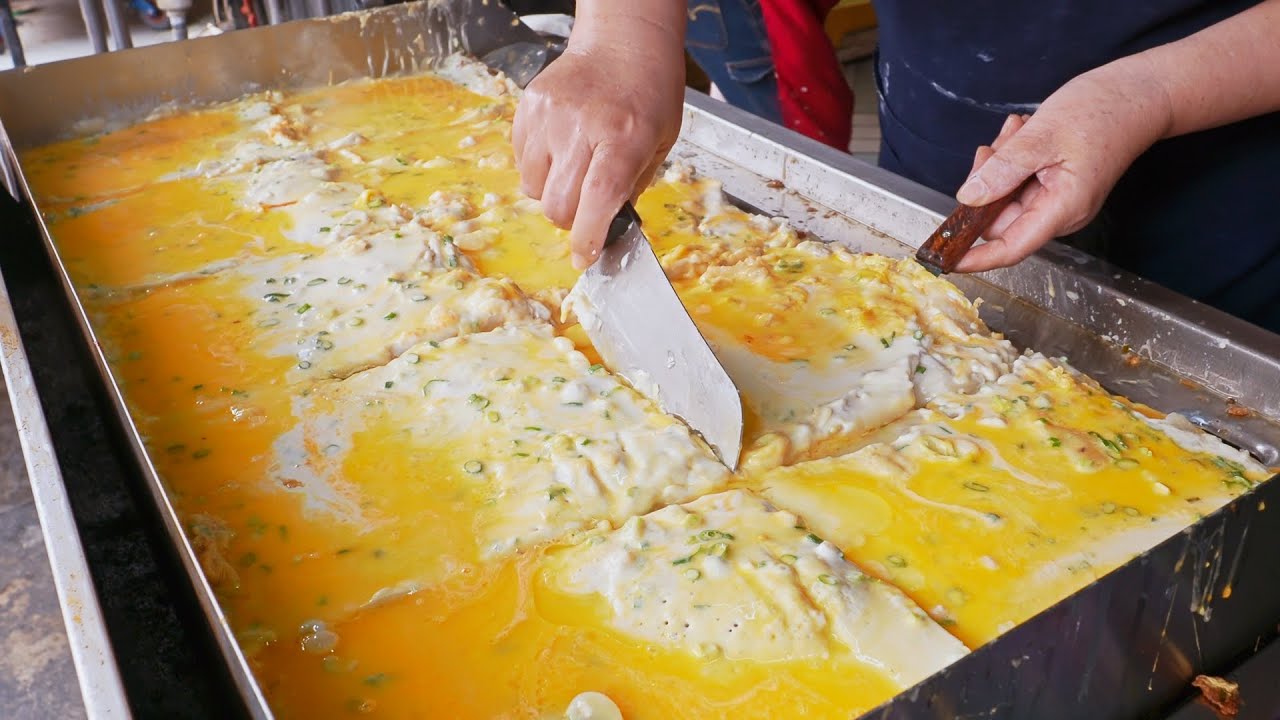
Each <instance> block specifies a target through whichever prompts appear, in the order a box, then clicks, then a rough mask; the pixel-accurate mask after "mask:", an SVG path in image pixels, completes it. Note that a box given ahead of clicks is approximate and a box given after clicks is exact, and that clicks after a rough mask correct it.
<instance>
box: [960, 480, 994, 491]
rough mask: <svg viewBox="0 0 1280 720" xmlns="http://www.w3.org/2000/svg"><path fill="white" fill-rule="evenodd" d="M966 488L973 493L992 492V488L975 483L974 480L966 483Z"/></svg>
mask: <svg viewBox="0 0 1280 720" xmlns="http://www.w3.org/2000/svg"><path fill="white" fill-rule="evenodd" d="M964 486H965V487H967V488H969V489H970V490H972V491H974V492H987V491H988V490H990V489H991V488H989V487H987V486H986V485H983V484H982V483H980V482H974V481H973V480H969V481H967V482H965V484H964Z"/></svg>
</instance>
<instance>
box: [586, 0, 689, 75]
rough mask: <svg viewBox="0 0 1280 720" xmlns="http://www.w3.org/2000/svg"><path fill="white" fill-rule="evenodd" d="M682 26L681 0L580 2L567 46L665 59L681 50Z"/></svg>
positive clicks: (683, 30)
mask: <svg viewBox="0 0 1280 720" xmlns="http://www.w3.org/2000/svg"><path fill="white" fill-rule="evenodd" d="M685 26H686V17H685V2H684V0H679V1H673V0H639V1H635V0H595V1H593V2H580V3H578V14H577V17H576V19H575V22H574V28H573V32H572V33H570V35H569V42H568V49H569V50H570V51H573V52H581V53H594V52H599V51H601V50H604V51H608V52H625V53H627V54H628V55H631V56H640V57H644V58H645V59H646V60H650V61H652V60H658V59H667V58H669V57H670V56H680V55H681V54H682V53H683V51H684V35H685Z"/></svg>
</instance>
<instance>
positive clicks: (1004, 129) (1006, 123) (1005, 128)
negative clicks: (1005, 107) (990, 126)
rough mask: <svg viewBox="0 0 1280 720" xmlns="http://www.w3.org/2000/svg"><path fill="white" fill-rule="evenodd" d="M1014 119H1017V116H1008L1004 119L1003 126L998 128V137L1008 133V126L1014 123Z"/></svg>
mask: <svg viewBox="0 0 1280 720" xmlns="http://www.w3.org/2000/svg"><path fill="white" fill-rule="evenodd" d="M1016 119H1018V116H1017V115H1010V116H1009V117H1007V118H1005V119H1004V125H1001V126H1000V133H999V134H1000V135H1003V134H1005V133H1006V132H1009V126H1010V125H1012V124H1013V121H1014V120H1016Z"/></svg>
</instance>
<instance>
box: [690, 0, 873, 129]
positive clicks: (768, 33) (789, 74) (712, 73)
mask: <svg viewBox="0 0 1280 720" xmlns="http://www.w3.org/2000/svg"><path fill="white" fill-rule="evenodd" d="M836 2H837V0H688V18H689V19H688V31H687V34H686V37H685V49H686V50H687V51H688V52H689V56H690V57H692V58H693V60H694V62H696V63H697V64H698V67H700V68H702V71H703V72H704V73H706V74H707V77H708V78H710V79H711V81H712V82H713V83H714V84H715V87H716V89H717V90H719V91H720V93H721V95H722V96H723V97H724V100H725V101H726V102H728V103H729V104H731V105H733V106H735V107H739V108H742V109H744V110H747V111H749V112H751V113H753V114H755V115H759V116H760V117H763V118H765V119H766V120H771V121H773V122H775V123H777V124H779V125H783V126H785V127H788V128H791V129H792V130H795V131H796V132H799V133H801V134H804V135H807V136H808V137H811V138H813V139H814V140H817V141H819V142H822V143H825V144H827V145H830V146H832V147H834V148H837V149H839V150H843V151H846V152H847V151H848V149H849V138H850V134H851V133H850V131H851V126H850V122H851V120H852V117H853V92H852V91H851V90H850V89H849V86H848V85H847V84H846V82H845V79H844V73H843V72H842V70H841V68H840V62H839V60H837V59H836V53H835V48H834V47H832V46H831V42H830V40H829V39H828V38H827V33H826V30H825V29H824V27H823V22H824V20H825V19H826V16H827V13H829V12H830V11H831V9H832V8H833V7H835V5H836Z"/></svg>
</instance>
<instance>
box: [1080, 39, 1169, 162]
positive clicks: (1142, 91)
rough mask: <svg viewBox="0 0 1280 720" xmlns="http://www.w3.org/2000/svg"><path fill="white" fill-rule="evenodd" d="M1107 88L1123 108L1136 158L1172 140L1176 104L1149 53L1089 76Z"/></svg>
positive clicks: (1088, 74)
mask: <svg viewBox="0 0 1280 720" xmlns="http://www.w3.org/2000/svg"><path fill="white" fill-rule="evenodd" d="M1081 77H1091V79H1093V80H1094V81H1096V82H1099V83H1101V84H1103V85H1105V86H1106V87H1107V88H1108V89H1109V90H1110V91H1111V94H1112V96H1113V97H1114V98H1115V99H1116V101H1117V102H1119V103H1122V107H1121V108H1120V113H1121V119H1122V120H1123V121H1124V123H1123V124H1124V126H1125V127H1126V128H1127V129H1128V131H1129V134H1130V136H1131V138H1132V144H1133V146H1134V150H1135V152H1134V153H1133V154H1134V157H1135V158H1136V157H1137V156H1138V155H1140V154H1142V153H1143V152H1145V151H1146V150H1147V149H1148V148H1149V147H1151V146H1152V145H1154V144H1155V143H1157V142H1158V141H1160V140H1163V139H1165V138H1167V137H1170V136H1171V134H1172V129H1173V126H1174V120H1175V118H1174V107H1175V106H1174V101H1173V99H1172V97H1171V95H1170V92H1169V86H1168V84H1167V83H1166V82H1165V77H1164V74H1163V73H1162V72H1161V71H1160V68H1159V67H1158V66H1157V65H1156V63H1155V62H1153V60H1152V58H1151V57H1150V55H1149V53H1138V54H1136V55H1130V56H1128V57H1124V58H1120V59H1119V60H1116V61H1114V62H1111V63H1108V64H1106V65H1103V66H1101V67H1099V68H1097V69H1095V70H1092V71H1090V72H1089V73H1086V74H1085V75H1083V76H1081Z"/></svg>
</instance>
